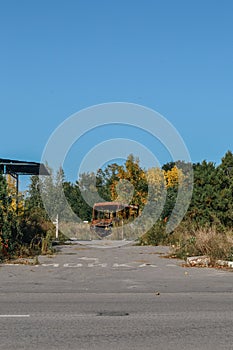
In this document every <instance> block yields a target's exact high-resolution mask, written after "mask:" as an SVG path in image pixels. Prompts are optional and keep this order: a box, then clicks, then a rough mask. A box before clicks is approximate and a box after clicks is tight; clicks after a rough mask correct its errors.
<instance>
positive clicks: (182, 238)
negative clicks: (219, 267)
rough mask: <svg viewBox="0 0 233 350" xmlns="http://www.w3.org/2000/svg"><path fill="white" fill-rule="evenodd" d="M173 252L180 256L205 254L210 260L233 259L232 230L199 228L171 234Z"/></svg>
mask: <svg viewBox="0 0 233 350" xmlns="http://www.w3.org/2000/svg"><path fill="white" fill-rule="evenodd" d="M173 241H174V242H173V254H175V255H176V256H177V257H180V258H186V257H187V256H196V255H207V256H208V257H210V259H211V262H212V263H214V262H215V261H216V260H218V259H222V260H228V261H229V260H233V231H232V230H229V231H226V232H218V231H217V230H216V228H215V227H208V228H200V229H197V230H196V231H195V232H192V233H189V232H188V231H184V232H179V231H178V230H177V231H176V232H175V233H174V234H173Z"/></svg>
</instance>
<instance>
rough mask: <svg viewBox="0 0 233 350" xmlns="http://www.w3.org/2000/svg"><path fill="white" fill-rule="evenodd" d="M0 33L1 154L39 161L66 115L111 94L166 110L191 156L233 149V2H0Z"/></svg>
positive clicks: (209, 156)
mask: <svg viewBox="0 0 233 350" xmlns="http://www.w3.org/2000/svg"><path fill="white" fill-rule="evenodd" d="M0 36H1V40H0V49H1V55H0V63H1V64H0V97H1V103H0V115H1V146H0V148H1V150H0V157H2V158H13V159H22V160H34V161H40V159H41V154H42V152H43V149H44V147H45V144H46V142H47V140H48V138H49V137H50V135H51V133H52V132H53V131H54V129H55V128H56V127H57V126H58V125H59V124H60V123H62V122H63V121H64V120H65V119H66V118H68V117H69V116H70V115H72V114H73V113H76V112H77V111H79V110H81V109H83V108H87V107H89V106H92V105H95V104H99V103H106V102H114V101H121V102H131V103H136V104H141V105H143V106H146V107H149V108H152V109H154V110H156V111H158V112H159V113H160V114H162V115H163V116H164V117H165V118H167V119H168V120H169V121H170V122H171V123H172V124H173V125H174V127H175V128H176V129H177V130H178V132H179V133H180V134H181V136H182V137H183V139H184V141H185V143H186V145H187V147H188V149H189V152H190V155H191V159H192V161H193V162H198V161H202V160H204V159H206V160H208V161H213V162H216V163H219V162H220V159H221V157H222V156H223V155H224V154H225V152H226V151H227V150H228V149H230V150H232V149H233V142H232V130H233V98H232V97H233V41H232V36H233V2H232V1H231V0H223V1H216V0H204V1H203V0H202V1H201V0H195V1H194V0H189V1H187V0H176V1H174V0H164V1H162V0H161V1H157V0H117V1H115V0H98V1H96V0H82V1H81V0H67V1H65V0H40V1H37V0H34V1H32V0H21V1H18V0H1V1H0ZM120 133H121V134H122V131H121V132H120ZM104 134H105V133H104V132H103V135H104ZM116 134H117V131H116ZM123 134H124V136H125V137H127V130H124V132H123ZM115 136H116V135H115ZM129 136H130V135H129ZM96 137H97V136H96ZM143 137H144V136H143V134H142V135H141V142H142V143H143V140H144V141H145V142H146V139H147V138H146V136H145V137H144V139H143ZM97 139H98V137H97ZM93 140H95V135H91V136H90V139H89V140H88V138H87V139H86V141H85V144H84V145H83V144H82V145H81V144H80V147H79V145H78V142H77V145H76V146H75V148H74V149H73V151H72V152H71V155H72V157H73V158H72V159H73V160H72V162H71V161H70V162H68V164H71V163H74V162H75V161H76V159H78V157H81V156H80V155H81V154H85V152H86V150H87V151H88V149H89V147H90V146H89V145H88V143H89V141H90V142H92V144H93ZM101 140H102V141H104V137H102V139H101ZM98 142H99V139H98ZM92 146H93V145H92ZM76 152H77V153H76ZM71 155H70V158H71ZM156 156H157V158H159V160H160V162H161V163H163V162H166V161H170V159H169V157H168V156H166V154H165V153H161V154H160V151H159V150H158V153H157V154H156ZM76 157H77V158H76ZM65 170H66V172H67V173H68V177H69V176H70V178H72V176H73V174H71V173H72V171H73V170H72V169H71V168H69V166H68V167H67V169H65ZM69 172H70V174H69Z"/></svg>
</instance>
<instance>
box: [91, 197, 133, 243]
mask: <svg viewBox="0 0 233 350" xmlns="http://www.w3.org/2000/svg"><path fill="white" fill-rule="evenodd" d="M138 211H139V207H138V206H137V205H129V204H124V203H121V202H99V203H95V204H94V206H93V212H92V221H91V226H90V227H91V229H92V230H94V231H95V232H96V233H97V234H98V235H99V236H100V237H106V236H108V235H110V234H111V231H112V227H114V226H121V225H123V223H124V222H126V221H128V220H130V219H131V218H135V217H137V216H138Z"/></svg>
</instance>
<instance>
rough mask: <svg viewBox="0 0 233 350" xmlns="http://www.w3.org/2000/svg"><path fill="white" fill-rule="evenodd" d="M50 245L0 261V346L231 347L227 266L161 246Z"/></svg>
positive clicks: (232, 283) (84, 349)
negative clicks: (39, 253)
mask: <svg viewBox="0 0 233 350" xmlns="http://www.w3.org/2000/svg"><path fill="white" fill-rule="evenodd" d="M58 249H59V253H58V254H57V255H55V256H53V257H47V256H44V257H39V261H40V265H38V266H31V265H20V264H19V265H10V264H9V265H0V349H4V350H13V349H15V350H16V349H17V350H23V349H27V350H28V349H30V350H52V349H58V350H60V349H62V350H68V349H71V350H92V349H93V350H94V349H96V350H97V349H98V350H116V349H119V350H129V349H130V350H133V349H136V350H139V349H140V350H149V349H151V350H152V349H153V350H154V349H163V350H169V349H172V350H176V349H177V350H178V349H179V350H181V349H186V350H187V349H192V350H193V349H197V350H201V349H216V350H219V349H233V334H232V332H233V293H232V291H233V274H232V272H228V271H223V270H216V269H209V268H187V267H182V266H181V265H182V261H179V260H173V259H168V258H164V255H163V254H164V253H166V251H167V248H164V247H137V246H130V245H129V246H122V247H120V248H111V249H97V248H93V247H90V246H82V245H72V246H63V247H58Z"/></svg>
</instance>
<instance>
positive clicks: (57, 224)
mask: <svg viewBox="0 0 233 350" xmlns="http://www.w3.org/2000/svg"><path fill="white" fill-rule="evenodd" d="M53 224H54V225H55V227H56V239H58V230H59V223H58V214H57V216H56V220H55V221H53Z"/></svg>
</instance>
